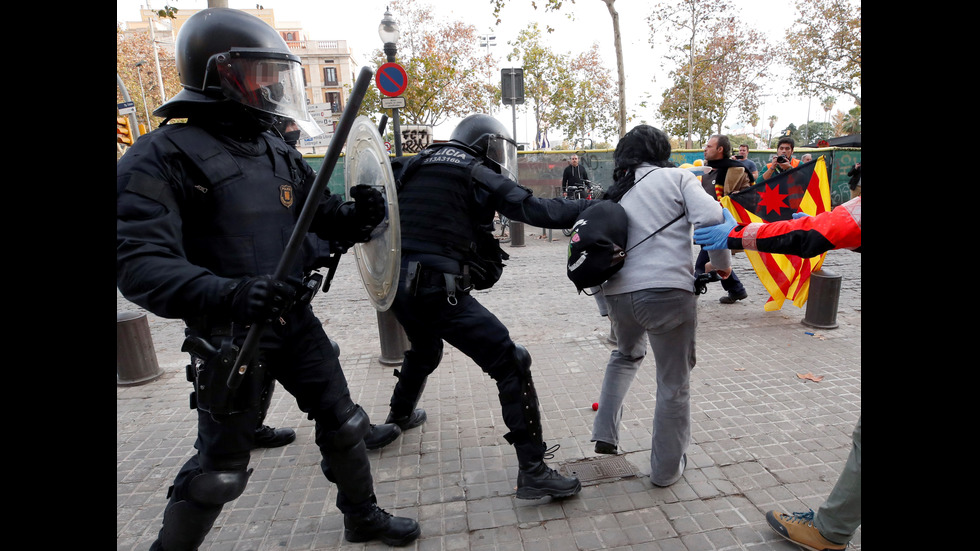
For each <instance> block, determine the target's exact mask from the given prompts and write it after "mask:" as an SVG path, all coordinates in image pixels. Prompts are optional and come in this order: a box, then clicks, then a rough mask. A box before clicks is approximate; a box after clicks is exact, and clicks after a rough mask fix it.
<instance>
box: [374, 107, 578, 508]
mask: <svg viewBox="0 0 980 551" xmlns="http://www.w3.org/2000/svg"><path fill="white" fill-rule="evenodd" d="M516 161H517V147H516V143H515V142H514V140H513V139H511V138H510V136H509V132H507V130H506V128H505V127H504V126H503V125H502V124H501V123H500V122H498V121H497V120H496V119H494V118H492V117H489V116H487V115H483V114H474V115H470V116H468V117H466V118H464V119H463V120H462V121H461V122H460V124H459V126H457V127H456V128H455V129H454V131H453V133H452V135H451V137H450V140H449V142H447V143H444V144H436V145H434V146H431V147H429V148H427V149H425V150H423V151H422V152H420V153H419V154H418V155H416V156H414V157H411V158H408V160H407V161H403V160H399V159H396V160H395V162H393V169H394V173H395V178H396V180H397V181H399V188H398V210H399V217H400V218H401V228H400V229H401V250H402V259H401V273H400V277H399V279H400V282H399V287H398V291H397V293H396V295H395V299H394V303H393V305H392V309H393V311H394V313H395V317H396V318H397V319H398V321H399V323H401V325H402V327H403V328H404V329H405V334H406V336H407V337H408V340H409V341H410V343H411V347H410V349H409V350H408V351H406V352H405V359H404V362H403V363H402V367H401V370H400V371H398V370H396V372H395V374H396V376H397V377H398V381H397V383H396V384H395V389H394V391H393V393H392V396H391V401H390V404H389V405H390V411H389V415H388V418H387V420H386V422H389V423H396V424H398V425H399V426H400V427H401V428H402V430H403V431H404V430H406V429H410V428H412V427H416V426H419V425H421V424H422V423H424V422H425V420H426V413H425V410H424V409H421V408H418V409H417V408H416V406H417V404H418V402H419V399H420V398H421V396H422V390H423V389H424V387H425V383H426V380H427V378H428V376H429V375H430V374H432V372H434V371H435V369H436V367H438V365H439V361H440V360H441V358H442V350H443V341H444V340H445V342H448V343H449V344H451V345H452V346H454V347H456V348H457V349H459V350H460V351H461V352H463V353H464V354H466V355H467V356H469V357H470V358H472V359H473V361H474V362H476V364H477V365H479V366H480V368H481V369H482V370H483V371H484V372H485V373H487V374H488V375H489V376H490V377H491V378H493V380H494V381H495V382H496V383H497V389H498V395H499V401H500V405H501V409H502V414H503V420H504V423H505V424H506V425H507V428H508V429H509V432H508V433H507V434H506V435H504V438H505V439H506V440H507V441H508V442H509V443H511V444H513V445H514V448H515V451H516V452H517V459H518V467H519V471H518V478H517V494H516V495H517V497H518V498H522V499H535V498H540V497H545V496H551V497H566V496H571V495H574V494H576V493H578V492H579V491H580V490H581V489H582V485H581V483H580V482H579V480H578V479H577V478H575V477H564V476H562V475H560V474H559V473H558V472H557V471H555V470H554V469H552V468H550V467H548V466H547V464H545V462H544V459H545V458H546V457H545V456H546V453H547V452H551V451H552V450H549V449H547V447H546V445H545V442H544V437H543V435H542V433H541V414H540V411H539V407H538V399H537V395H536V394H535V390H534V384H533V381H532V379H531V356H530V355H529V354H528V352H527V350H526V349H525V348H524V347H523V346H521V345H520V344H517V343H515V342H514V341H513V340H511V338H510V334H509V332H508V331H507V328H506V327H505V326H504V325H503V324H502V323H501V322H500V320H499V319H497V317H496V316H494V315H493V313H491V312H490V311H489V310H487V309H486V308H485V307H484V306H483V305H481V304H480V303H479V302H478V301H477V300H476V299H475V298H474V297H473V296H472V295H471V294H470V290H471V289H473V288H475V289H483V288H487V287H489V286H492V285H493V283H494V282H495V281H496V278H498V277H499V276H500V271H501V269H502V267H503V264H502V260H504V259H506V258H507V255H506V253H504V252H503V251H502V250H501V249H500V246H499V244H498V243H497V241H496V239H494V237H493V235H492V228H493V216H494V212H500V213H501V214H502V215H504V216H506V217H508V218H510V219H512V220H517V221H519V222H526V223H529V224H533V225H536V226H539V227H546V228H569V227H571V226H572V225H573V224H574V223H575V220H576V218H577V217H578V214H579V213H580V212H581V211H582V210H583V209H584V208H585V207H586V206H588V204H589V202H588V201H587V200H585V199H579V200H569V199H563V198H554V199H540V198H537V197H534V196H533V195H532V194H531V191H530V190H528V189H527V188H524V187H521V186H520V185H518V183H517V181H516V180H517V179H516V169H517V162H516Z"/></svg>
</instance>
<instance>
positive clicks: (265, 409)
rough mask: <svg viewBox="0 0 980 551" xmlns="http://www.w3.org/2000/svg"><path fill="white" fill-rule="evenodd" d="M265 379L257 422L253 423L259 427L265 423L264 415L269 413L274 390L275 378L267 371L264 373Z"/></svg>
mask: <svg viewBox="0 0 980 551" xmlns="http://www.w3.org/2000/svg"><path fill="white" fill-rule="evenodd" d="M266 379H267V381H266V384H265V388H264V389H263V390H262V398H261V400H260V401H259V422H258V423H257V424H256V425H255V427H256V428H261V427H262V425H263V424H264V423H265V416H266V415H267V414H268V413H269V406H270V405H272V393H273V391H275V390H276V379H275V378H274V377H273V376H272V375H271V374H269V373H266Z"/></svg>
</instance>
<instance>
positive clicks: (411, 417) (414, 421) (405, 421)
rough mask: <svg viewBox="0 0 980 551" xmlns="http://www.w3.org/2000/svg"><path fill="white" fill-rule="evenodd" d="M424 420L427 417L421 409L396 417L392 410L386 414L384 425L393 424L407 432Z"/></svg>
mask: <svg viewBox="0 0 980 551" xmlns="http://www.w3.org/2000/svg"><path fill="white" fill-rule="evenodd" d="M426 419H428V415H426V413H425V410H424V409H422V408H418V409H416V410H414V411H412V412H411V413H409V414H408V415H396V414H395V412H394V410H392V411H391V412H390V413H388V418H387V419H385V423H394V424H396V425H398V426H399V427H400V428H401V430H408V429H411V428H414V427H417V426H419V425H421V424H422V423H425V421H426ZM368 449H371V448H368Z"/></svg>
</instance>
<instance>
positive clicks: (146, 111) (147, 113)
mask: <svg viewBox="0 0 980 551" xmlns="http://www.w3.org/2000/svg"><path fill="white" fill-rule="evenodd" d="M145 64H146V62H145V61H138V62H137V63H136V77H137V78H139V80H140V94H142V95H143V112H144V113H146V130H147V131H149V130H150V110H149V109H148V108H147V107H146V90H144V89H143V75H142V74H141V73H142V71H140V67H142V66H143V65H145Z"/></svg>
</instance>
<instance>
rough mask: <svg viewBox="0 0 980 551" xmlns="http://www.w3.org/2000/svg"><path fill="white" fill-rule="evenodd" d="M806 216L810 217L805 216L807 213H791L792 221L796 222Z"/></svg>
mask: <svg viewBox="0 0 980 551" xmlns="http://www.w3.org/2000/svg"><path fill="white" fill-rule="evenodd" d="M806 216H810V215H809V214H807V213H805V212H794V213H793V220H796V219H798V218H804V217H806Z"/></svg>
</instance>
